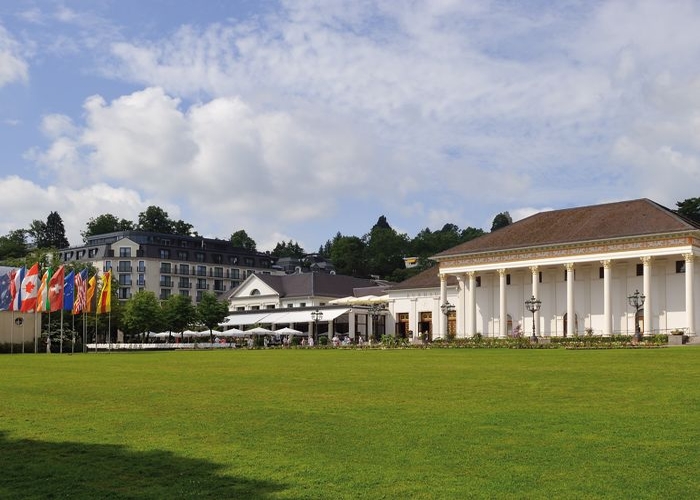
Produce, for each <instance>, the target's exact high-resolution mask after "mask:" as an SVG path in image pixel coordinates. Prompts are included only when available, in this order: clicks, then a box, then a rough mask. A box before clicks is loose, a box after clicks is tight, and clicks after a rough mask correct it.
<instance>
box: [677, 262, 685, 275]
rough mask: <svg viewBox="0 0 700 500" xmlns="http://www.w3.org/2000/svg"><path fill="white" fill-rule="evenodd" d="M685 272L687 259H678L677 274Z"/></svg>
mask: <svg viewBox="0 0 700 500" xmlns="http://www.w3.org/2000/svg"><path fill="white" fill-rule="evenodd" d="M683 273H685V261H684V260H677V261H676V274H683Z"/></svg>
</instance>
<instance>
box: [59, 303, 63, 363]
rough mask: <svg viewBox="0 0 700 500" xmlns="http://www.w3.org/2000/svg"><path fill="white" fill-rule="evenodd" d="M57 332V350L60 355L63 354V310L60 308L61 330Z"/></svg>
mask: <svg viewBox="0 0 700 500" xmlns="http://www.w3.org/2000/svg"><path fill="white" fill-rule="evenodd" d="M59 331H60V332H61V341H60V343H59V348H58V350H59V353H60V354H63V308H61V329H60V330H59Z"/></svg>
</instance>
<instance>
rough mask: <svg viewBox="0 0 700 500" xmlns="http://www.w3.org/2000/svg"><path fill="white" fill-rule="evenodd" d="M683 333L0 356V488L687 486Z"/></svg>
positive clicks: (15, 491) (695, 353)
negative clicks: (571, 343) (599, 344)
mask: <svg viewBox="0 0 700 500" xmlns="http://www.w3.org/2000/svg"><path fill="white" fill-rule="evenodd" d="M699 420H700V349H699V348H694V347H682V348H665V349H639V350H632V349H617V350H590V351H571V350H564V349H556V350H508V349H476V350H474V349H430V350H419V349H408V350H372V351H368V350H364V351H361V350H296V349H293V350H256V351H247V350H237V351H193V352H161V353H116V352H113V353H111V354H107V353H100V354H94V353H93V354H87V355H85V354H78V355H73V356H71V355H33V354H31V355H29V354H27V355H13V356H10V355H3V356H0V474H2V481H0V498H3V499H6V498H22V499H26V498H153V499H155V498H222V499H225V498H295V499H298V498H333V499H335V498H467V497H471V498H545V497H549V498H567V499H569V498H661V497H663V498H693V497H698V495H699V494H700V472H699V471H700V445H699V442H700V432H699V431H698V428H699V427H700V422H699Z"/></svg>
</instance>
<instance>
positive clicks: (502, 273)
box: [498, 269, 507, 277]
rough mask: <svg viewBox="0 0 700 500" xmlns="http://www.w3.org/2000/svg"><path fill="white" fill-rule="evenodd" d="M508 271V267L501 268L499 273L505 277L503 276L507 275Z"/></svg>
mask: <svg viewBox="0 0 700 500" xmlns="http://www.w3.org/2000/svg"><path fill="white" fill-rule="evenodd" d="M506 271H507V269H499V270H498V275H499V276H501V277H503V276H505V275H506Z"/></svg>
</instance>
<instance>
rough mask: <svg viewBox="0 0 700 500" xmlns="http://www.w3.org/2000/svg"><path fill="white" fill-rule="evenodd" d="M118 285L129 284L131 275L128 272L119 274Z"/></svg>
mask: <svg viewBox="0 0 700 500" xmlns="http://www.w3.org/2000/svg"><path fill="white" fill-rule="evenodd" d="M119 285H120V286H131V275H130V274H120V275H119Z"/></svg>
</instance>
